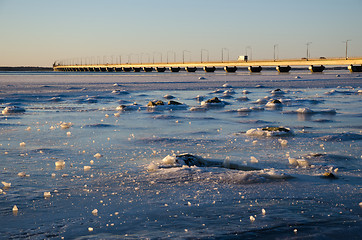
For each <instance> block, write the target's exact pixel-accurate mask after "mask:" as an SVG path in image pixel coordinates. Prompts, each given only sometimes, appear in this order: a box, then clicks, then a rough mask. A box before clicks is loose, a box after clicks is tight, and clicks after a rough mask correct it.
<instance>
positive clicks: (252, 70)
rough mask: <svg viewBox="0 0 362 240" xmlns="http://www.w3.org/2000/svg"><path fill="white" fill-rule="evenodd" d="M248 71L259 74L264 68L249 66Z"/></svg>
mask: <svg viewBox="0 0 362 240" xmlns="http://www.w3.org/2000/svg"><path fill="white" fill-rule="evenodd" d="M248 69H249V71H250V72H251V73H259V72H261V70H262V69H263V68H262V67H261V66H258V67H254V66H249V67H248Z"/></svg>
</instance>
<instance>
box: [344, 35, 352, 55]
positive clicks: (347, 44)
mask: <svg viewBox="0 0 362 240" xmlns="http://www.w3.org/2000/svg"><path fill="white" fill-rule="evenodd" d="M349 41H352V40H351V39H348V40H346V41H345V43H346V60H347V59H348V42H349Z"/></svg>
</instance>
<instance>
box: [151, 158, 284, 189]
mask: <svg viewBox="0 0 362 240" xmlns="http://www.w3.org/2000/svg"><path fill="white" fill-rule="evenodd" d="M147 170H148V171H149V173H150V174H151V175H150V177H152V179H154V180H152V181H158V182H163V181H167V182H184V181H198V182H203V181H206V182H214V183H221V182H222V183H230V184H243V183H255V182H265V181H271V180H285V179H289V178H291V176H289V175H286V174H284V173H278V172H277V171H275V170H274V169H264V170H261V169H257V168H254V167H249V166H244V165H239V164H237V163H231V162H229V161H213V160H207V159H205V158H202V157H199V156H195V155H192V154H188V153H185V154H179V155H168V156H166V157H165V158H164V159H163V160H162V161H161V162H158V163H155V162H153V163H151V164H149V165H148V166H147Z"/></svg>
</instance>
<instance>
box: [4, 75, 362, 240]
mask: <svg viewBox="0 0 362 240" xmlns="http://www.w3.org/2000/svg"><path fill="white" fill-rule="evenodd" d="M200 77H202V78H203V79H200ZM361 85H362V76H361V75H359V74H358V73H349V72H347V71H332V70H330V71H328V70H326V71H325V72H324V73H323V74H311V73H309V72H307V71H306V70H305V71H302V70H300V71H292V72H290V73H289V74H278V73H276V72H274V71H265V72H263V73H262V74H249V73H246V72H239V73H236V74H230V73H229V74H226V73H223V72H215V73H207V74H205V73H203V72H196V73H181V72H180V73H98V74H87V73H57V72H54V73H53V72H45V73H27V72H17V73H9V72H1V73H0V111H2V112H3V114H0V182H1V184H0V188H1V190H0V239H342V238H344V239H360V237H361V229H362V223H361V214H362V191H361V190H362V188H361V184H362V181H361V180H362V173H361V169H362V152H361V149H362V88H361ZM214 97H217V98H218V99H219V100H220V101H221V103H216V104H204V103H202V101H206V100H208V99H212V98H214ZM153 100H161V101H163V102H164V103H165V105H160V106H154V107H147V104H148V103H149V102H150V101H153ZM170 100H173V101H177V102H179V103H181V104H182V105H167V103H168V101H170ZM135 103H137V105H136V104H135ZM14 106H16V107H17V108H11V107H14ZM119 106H123V110H122V109H120V108H118V110H117V107H119ZM11 109H12V110H15V111H16V113H11ZM7 111H8V112H7ZM268 127H269V128H268ZM271 127H283V128H271ZM263 129H264V130H263ZM267 129H269V130H272V129H274V131H269V130H267ZM278 129H279V131H278ZM281 129H284V131H282V130H281ZM285 129H286V130H285ZM183 153H189V154H191V155H193V156H196V157H195V158H196V159H198V160H200V163H202V164H192V163H190V164H185V162H182V161H176V160H177V159H178V158H175V156H177V157H180V155H181V156H182V154H183ZM167 156H168V157H167ZM175 159H176V160H175ZM172 160H174V161H173V162H172ZM56 164H57V165H58V166H56ZM10 184H11V185H10ZM14 205H16V207H17V209H18V210H17V211H16V210H15V211H14V210H13V208H14Z"/></svg>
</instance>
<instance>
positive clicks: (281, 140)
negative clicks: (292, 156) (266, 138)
mask: <svg viewBox="0 0 362 240" xmlns="http://www.w3.org/2000/svg"><path fill="white" fill-rule="evenodd" d="M278 142H279V143H280V145H282V146H286V145H287V144H288V141H287V140H285V139H278Z"/></svg>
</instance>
